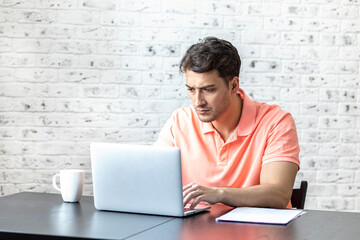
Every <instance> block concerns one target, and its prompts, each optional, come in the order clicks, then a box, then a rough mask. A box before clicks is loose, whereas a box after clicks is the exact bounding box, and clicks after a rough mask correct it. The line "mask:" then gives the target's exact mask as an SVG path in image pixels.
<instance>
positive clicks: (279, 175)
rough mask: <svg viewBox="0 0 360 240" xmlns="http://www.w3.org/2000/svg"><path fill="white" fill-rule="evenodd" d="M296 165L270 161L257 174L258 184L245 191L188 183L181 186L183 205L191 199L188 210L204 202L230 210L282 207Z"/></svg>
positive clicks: (292, 182) (289, 190)
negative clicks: (227, 207)
mask: <svg viewBox="0 0 360 240" xmlns="http://www.w3.org/2000/svg"><path fill="white" fill-rule="evenodd" d="M297 171H298V166H297V165H296V164H294V163H291V162H285V161H284V162H271V163H267V164H264V165H263V167H262V170H261V174H260V184H259V185H256V186H251V187H247V188H229V187H220V188H214V187H205V186H200V185H197V184H189V185H187V186H185V187H184V192H183V193H184V205H186V204H187V203H188V202H189V201H190V200H194V201H193V203H192V204H191V207H192V208H193V207H195V206H196V205H197V204H198V203H199V202H201V201H204V202H208V203H210V204H214V203H218V202H220V203H223V204H226V205H229V206H233V207H244V206H246V207H270V208H286V207H287V205H288V203H289V201H290V198H291V194H292V189H293V185H294V181H295V177H296V173H297Z"/></svg>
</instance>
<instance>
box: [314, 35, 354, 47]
mask: <svg viewBox="0 0 360 240" xmlns="http://www.w3.org/2000/svg"><path fill="white" fill-rule="evenodd" d="M319 42H320V44H321V45H324V46H325V45H330V46H334V45H337V46H343V45H344V46H355V45H357V42H358V37H357V35H356V34H352V33H347V34H331V33H322V34H320V41H319Z"/></svg>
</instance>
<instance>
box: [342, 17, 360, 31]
mask: <svg viewBox="0 0 360 240" xmlns="http://www.w3.org/2000/svg"><path fill="white" fill-rule="evenodd" d="M341 27H342V29H345V32H354V33H356V32H359V31H360V23H359V21H358V19H344V20H343V21H342V25H341Z"/></svg>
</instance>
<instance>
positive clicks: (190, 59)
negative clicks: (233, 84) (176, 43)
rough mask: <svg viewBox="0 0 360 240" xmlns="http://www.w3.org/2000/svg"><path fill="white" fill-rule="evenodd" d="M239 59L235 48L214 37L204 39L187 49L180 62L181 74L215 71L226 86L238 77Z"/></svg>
mask: <svg viewBox="0 0 360 240" xmlns="http://www.w3.org/2000/svg"><path fill="white" fill-rule="evenodd" d="M240 67H241V59H240V56H239V54H238V51H237V50H236V48H235V47H234V46H233V45H232V44H231V43H230V42H228V41H226V40H222V39H218V38H216V37H206V38H204V39H203V40H201V41H200V42H199V43H196V44H193V45H192V46H190V47H189V48H188V50H187V51H186V53H185V56H184V57H183V58H182V59H181V61H180V66H179V70H180V72H181V73H184V72H186V70H191V71H193V72H197V73H204V72H209V71H212V70H214V69H216V70H217V71H218V73H219V76H220V77H222V78H223V79H224V80H225V83H226V84H228V83H229V81H230V80H231V79H233V78H234V77H239V72H240Z"/></svg>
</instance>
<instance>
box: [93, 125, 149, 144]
mask: <svg viewBox="0 0 360 240" xmlns="http://www.w3.org/2000/svg"><path fill="white" fill-rule="evenodd" d="M99 134H100V136H101V139H103V140H106V141H114V142H125V143H126V142H134V143H137V142H140V141H142V140H143V139H142V136H143V130H142V129H140V128H132V129H119V128H111V129H100V131H99Z"/></svg>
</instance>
